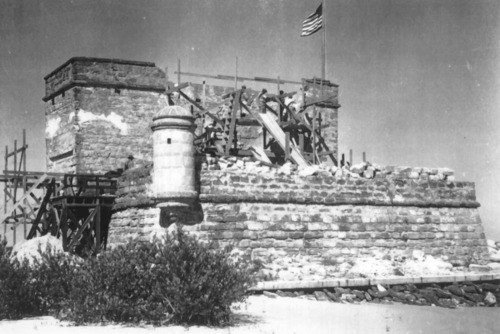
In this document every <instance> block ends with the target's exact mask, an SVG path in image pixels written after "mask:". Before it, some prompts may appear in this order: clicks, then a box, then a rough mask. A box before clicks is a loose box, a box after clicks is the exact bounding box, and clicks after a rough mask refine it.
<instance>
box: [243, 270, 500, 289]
mask: <svg viewBox="0 0 500 334" xmlns="http://www.w3.org/2000/svg"><path fill="white" fill-rule="evenodd" d="M499 279H500V273H495V274H461V275H452V276H421V277H385V278H371V279H368V278H340V279H332V280H325V281H273V282H259V283H257V285H256V286H254V287H252V288H250V289H249V290H250V291H266V290H295V289H326V288H335V287H354V286H373V285H377V284H387V285H393V284H409V283H412V284H430V283H454V282H466V281H493V280H499Z"/></svg>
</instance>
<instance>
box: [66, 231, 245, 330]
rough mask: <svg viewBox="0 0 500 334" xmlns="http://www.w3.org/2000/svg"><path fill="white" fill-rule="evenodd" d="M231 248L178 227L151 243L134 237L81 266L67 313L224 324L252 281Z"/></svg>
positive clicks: (84, 317)
mask: <svg viewBox="0 0 500 334" xmlns="http://www.w3.org/2000/svg"><path fill="white" fill-rule="evenodd" d="M230 252H231V249H228V248H226V249H218V248H217V247H215V245H214V244H213V243H210V244H204V243H201V242H199V241H198V240H197V239H195V238H194V237H192V236H189V235H186V234H185V233H184V232H183V231H182V230H178V231H177V232H175V233H174V235H173V236H166V237H164V238H161V239H156V240H154V241H153V242H151V243H136V244H134V243H133V242H129V243H128V244H126V245H124V246H119V247H116V248H114V249H112V250H110V251H107V252H104V253H102V254H100V255H99V256H97V257H95V258H90V259H88V260H87V261H86V262H84V263H83V264H82V265H81V266H79V267H78V268H77V272H76V273H75V275H74V276H73V279H72V282H71V286H72V289H71V293H70V295H69V299H68V301H67V303H66V305H65V309H66V310H68V313H67V314H66V315H65V318H66V319H68V320H73V321H75V322H77V323H84V322H99V321H106V320H107V321H120V322H121V321H126V322H139V321H146V322H150V323H156V324H162V323H166V322H169V323H177V324H204V325H223V324H227V323H228V322H229V316H230V306H231V304H232V303H233V302H238V301H243V300H244V299H245V297H246V295H245V293H246V290H247V288H248V286H249V284H250V283H251V275H250V274H249V272H248V270H247V269H245V268H246V263H245V262H242V261H240V260H238V259H235V258H233V257H231V253H230Z"/></svg>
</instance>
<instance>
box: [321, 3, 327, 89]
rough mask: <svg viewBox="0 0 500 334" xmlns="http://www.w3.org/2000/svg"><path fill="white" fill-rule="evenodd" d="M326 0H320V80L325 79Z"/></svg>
mask: <svg viewBox="0 0 500 334" xmlns="http://www.w3.org/2000/svg"><path fill="white" fill-rule="evenodd" d="M325 4H326V0H323V1H322V5H323V48H322V51H323V53H322V59H321V60H322V62H321V65H322V67H321V80H325V76H326V7H325Z"/></svg>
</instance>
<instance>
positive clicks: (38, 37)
mask: <svg viewBox="0 0 500 334" xmlns="http://www.w3.org/2000/svg"><path fill="white" fill-rule="evenodd" d="M318 5H319V1H303V0H260V1H248V0H241V1H240V0H233V1H230V0H163V1H159V0H158V1H151V0H149V1H139V0H136V1H132V0H103V1H89V0H75V1H69V0H46V1H37V0H0V115H1V118H0V148H2V151H3V150H4V147H5V145H9V147H12V146H13V140H14V139H15V138H17V139H19V140H20V139H21V134H22V129H23V128H26V130H27V134H28V143H29V145H30V147H29V151H28V169H30V170H41V169H44V168H45V166H44V164H45V161H44V158H43V157H44V155H45V142H44V122H45V119H44V108H43V102H42V100H41V98H42V97H43V95H44V81H43V76H44V75H46V74H48V73H49V72H50V71H51V70H53V69H55V68H56V67H57V66H59V65H61V64H62V63H63V62H65V61H66V60H68V59H69V58H70V57H74V56H89V57H108V58H121V59H129V60H143V61H152V62H155V63H156V64H157V65H158V66H160V67H162V68H164V67H169V72H170V73H169V74H170V75H171V76H173V75H174V74H173V71H174V70H175V68H176V66H177V64H176V63H177V58H180V59H181V61H182V69H183V70H185V71H190V72H200V73H207V74H214V75H215V74H227V75H232V74H233V73H234V68H235V57H238V59H239V74H240V75H242V76H265V77H277V76H278V75H279V76H280V77H281V78H284V79H291V80H297V79H299V80H300V79H301V78H303V77H313V76H320V73H321V72H320V71H321V61H320V50H321V34H320V33H317V34H315V35H313V36H310V37H306V38H301V37H299V36H300V29H301V23H302V21H303V20H304V19H305V18H306V17H307V16H308V15H309V14H311V13H312V12H314V10H315V9H316V7H317V6H318ZM499 15H500V2H499V1H497V0H492V1H487V0H474V1H472V0H467V1H464V0H433V1H430V0H369V1H367V0H327V5H326V20H327V55H328V59H327V77H328V78H329V79H330V80H332V81H334V82H336V83H338V84H339V85H340V104H341V105H342V108H341V109H340V112H339V119H340V121H339V124H340V125H339V127H340V129H339V133H340V134H339V137H340V152H345V153H347V152H348V150H349V149H353V150H354V155H355V162H356V161H358V162H359V161H360V160H361V154H362V152H363V151H365V152H366V154H367V158H368V160H369V161H371V162H375V163H378V164H381V165H388V164H393V165H409V166H425V167H449V168H452V169H454V170H455V171H456V175H457V178H458V179H459V180H467V181H474V182H476V189H477V196H478V200H479V202H480V203H481V204H482V207H481V209H480V213H481V216H482V219H483V222H484V225H485V228H486V233H487V237H489V238H494V239H496V240H500V222H499V220H498V218H497V217H500V205H499V203H500V190H499V189H500V154H499V153H500V148H499V143H500V132H499V130H498V129H499V126H500V112H499V109H498V106H499V102H500V95H499V91H500V90H499V88H500V87H499V86H500V80H499V79H500V72H499V70H500V68H499V64H500V59H499V58H500V57H499V51H500V49H499V40H500V39H499V37H500V36H499V32H500V31H499V20H500V17H499ZM186 80H194V79H193V78H187V77H186ZM228 84H229V83H228ZM247 85H249V86H251V83H248V84H247ZM269 88H270V89H272V90H275V88H274V87H269ZM284 88H285V91H292V90H295V89H296V88H297V87H294V86H286V87H284ZM2 156H3V153H2ZM1 167H3V163H2V166H1Z"/></svg>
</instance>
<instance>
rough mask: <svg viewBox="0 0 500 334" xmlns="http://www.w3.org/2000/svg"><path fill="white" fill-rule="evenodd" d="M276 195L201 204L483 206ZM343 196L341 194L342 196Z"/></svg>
mask: <svg viewBox="0 0 500 334" xmlns="http://www.w3.org/2000/svg"><path fill="white" fill-rule="evenodd" d="M274 195H275V193H272V194H269V195H267V196H266V195H261V194H255V193H250V194H234V195H231V194H224V195H217V194H200V202H202V203H228V204H229V203H240V202H247V203H269V204H283V203H287V204H319V205H325V206H338V205H369V206H393V207H398V206H400V207H402V206H405V207H406V206H413V207H424V208H478V207H480V206H481V205H480V204H479V202H477V201H453V200H440V201H439V200H437V201H411V200H408V201H397V202H391V201H382V200H375V199H374V200H364V199H356V198H353V199H338V200H335V201H332V199H331V198H330V200H329V201H324V198H321V199H322V200H316V199H315V198H314V197H299V198H289V197H286V198H279V197H275V196H274ZM340 195H341V194H340Z"/></svg>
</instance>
